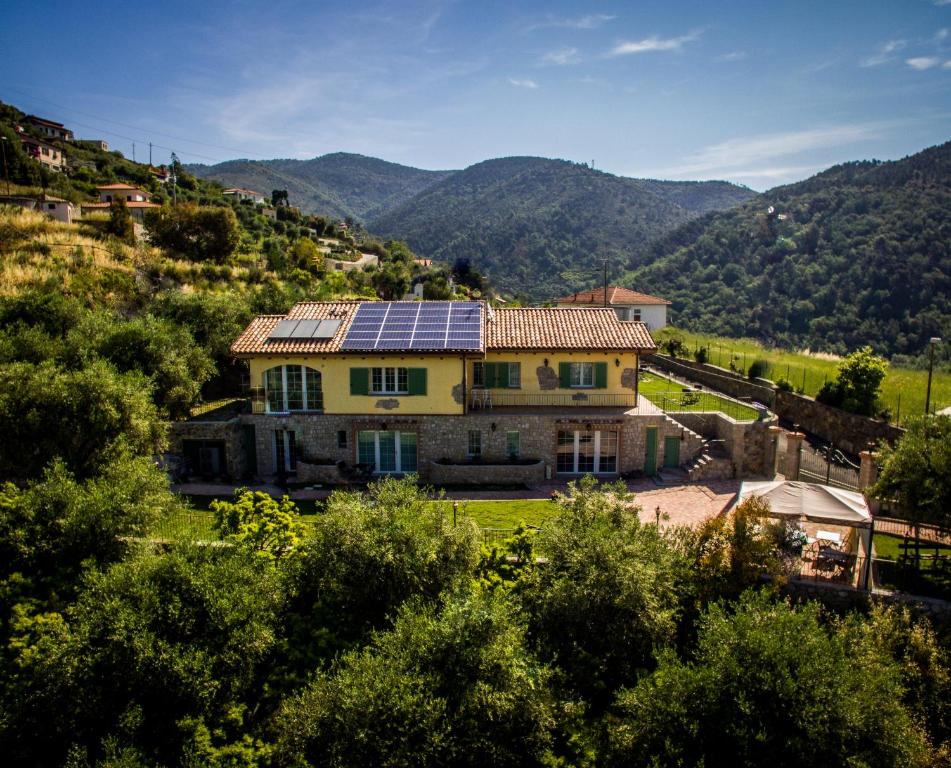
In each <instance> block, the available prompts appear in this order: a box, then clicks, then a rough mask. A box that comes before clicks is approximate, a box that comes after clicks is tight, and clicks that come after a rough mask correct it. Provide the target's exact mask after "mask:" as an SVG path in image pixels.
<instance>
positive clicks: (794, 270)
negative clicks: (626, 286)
mask: <svg viewBox="0 0 951 768" xmlns="http://www.w3.org/2000/svg"><path fill="white" fill-rule="evenodd" d="M949 210H951V143H946V144H943V145H941V146H938V147H932V148H930V149H927V150H925V151H923V152H920V153H918V154H916V155H912V156H910V157H907V158H904V159H902V160H897V161H893V162H877V161H869V162H858V163H846V164H843V165H837V166H834V167H832V168H829V169H828V170H826V171H823V172H822V173H820V174H818V175H816V176H813V177H812V178H809V179H806V180H805V181H802V182H799V183H796V184H790V185H787V186H783V187H777V188H776V189H773V190H770V191H769V192H766V193H764V194H763V195H762V196H761V197H758V198H756V199H755V200H752V201H750V202H748V203H746V204H744V205H742V206H740V207H738V208H735V209H733V210H730V211H725V212H720V213H713V214H709V215H707V216H704V217H702V218H699V219H697V220H695V221H692V222H689V223H687V224H685V225H683V226H682V227H680V228H678V229H677V230H675V231H673V232H671V233H669V234H667V235H666V236H665V237H662V238H660V239H659V240H657V241H655V242H654V243H653V244H652V245H651V247H650V249H649V252H648V253H647V255H646V257H644V258H641V257H635V258H634V259H632V260H631V263H632V269H633V270H634V271H633V274H632V275H630V276H629V282H631V283H632V284H634V285H636V286H637V287H638V290H643V291H648V292H657V293H659V294H661V295H662V296H664V297H665V298H667V299H669V300H671V301H673V307H672V310H673V312H672V315H673V318H674V320H675V322H676V323H677V324H678V325H681V326H683V327H685V328H689V329H692V330H698V331H704V332H709V333H718V334H722V335H727V336H734V337H735V336H752V337H755V338H759V339H762V340H765V341H771V342H774V343H776V344H781V345H786V346H794V347H797V346H808V347H811V348H813V349H822V350H828V351H833V352H840V353H842V352H846V351H848V350H849V349H854V348H856V347H859V346H861V345H863V344H872V345H873V346H874V347H875V349H876V351H878V352H879V353H884V354H888V355H894V354H908V355H917V354H918V353H919V352H921V350H922V349H924V348H925V346H926V345H927V342H928V339H929V338H930V337H932V336H942V337H944V338H948V337H949V335H951V311H949V306H951V303H949V299H951V247H949V243H951V219H949V216H948V211H949Z"/></svg>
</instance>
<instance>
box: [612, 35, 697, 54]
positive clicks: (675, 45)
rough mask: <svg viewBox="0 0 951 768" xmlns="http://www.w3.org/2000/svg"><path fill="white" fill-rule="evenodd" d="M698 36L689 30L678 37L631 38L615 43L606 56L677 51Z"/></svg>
mask: <svg viewBox="0 0 951 768" xmlns="http://www.w3.org/2000/svg"><path fill="white" fill-rule="evenodd" d="M699 37H700V33H699V32H691V33H690V34H688V35H681V36H680V37H658V36H657V35H651V36H650V37H645V38H644V39H643V40H631V41H626V42H622V43H618V44H617V45H615V46H614V47H613V48H612V49H611V50H610V51H609V52H608V56H630V55H631V54H634V53H655V52H657V51H679V50H681V49H682V48H683V47H684V46H685V45H686V44H687V43H692V42H694V41H695V40H697V39H698V38H699Z"/></svg>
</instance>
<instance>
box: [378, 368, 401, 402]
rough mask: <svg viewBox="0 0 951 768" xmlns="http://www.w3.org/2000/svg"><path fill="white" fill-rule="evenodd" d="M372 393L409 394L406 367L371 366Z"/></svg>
mask: <svg viewBox="0 0 951 768" xmlns="http://www.w3.org/2000/svg"><path fill="white" fill-rule="evenodd" d="M370 393H371V394H374V395H406V394H409V377H408V375H407V372H406V368H371V369H370Z"/></svg>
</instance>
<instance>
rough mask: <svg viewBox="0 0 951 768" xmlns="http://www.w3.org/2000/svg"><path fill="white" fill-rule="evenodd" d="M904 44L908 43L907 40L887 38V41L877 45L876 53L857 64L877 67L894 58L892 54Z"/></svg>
mask: <svg viewBox="0 0 951 768" xmlns="http://www.w3.org/2000/svg"><path fill="white" fill-rule="evenodd" d="M906 45H908V41H907V40H889V41H888V42H887V43H883V44H882V45H881V46H879V49H878V51H877V52H876V53H874V54H872V55H871V56H869V57H867V58H864V59H862V61H860V62H859V65H860V66H862V67H877V66H879V65H881V64H885V63H886V62H889V61H891V60H892V59H894V58H895V56H894V55H893V54H895V53H897V52H898V51H900V50H901V49H902V48H904V47H905V46H906Z"/></svg>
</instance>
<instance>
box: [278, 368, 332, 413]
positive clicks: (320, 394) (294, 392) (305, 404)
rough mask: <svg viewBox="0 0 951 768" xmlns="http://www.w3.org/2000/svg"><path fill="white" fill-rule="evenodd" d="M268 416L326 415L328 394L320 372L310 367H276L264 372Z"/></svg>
mask: <svg viewBox="0 0 951 768" xmlns="http://www.w3.org/2000/svg"><path fill="white" fill-rule="evenodd" d="M264 392H265V397H266V400H267V412H268V413H287V412H289V411H322V410H323V408H324V391H323V385H322V382H321V376H320V371H318V370H316V369H314V368H308V367H307V366H306V365H275V366H274V367H273V368H268V369H267V370H266V371H265V372H264Z"/></svg>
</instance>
